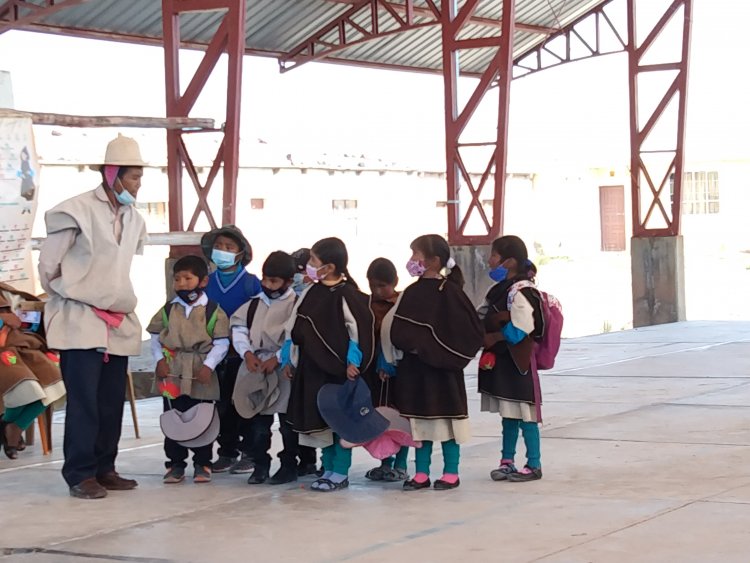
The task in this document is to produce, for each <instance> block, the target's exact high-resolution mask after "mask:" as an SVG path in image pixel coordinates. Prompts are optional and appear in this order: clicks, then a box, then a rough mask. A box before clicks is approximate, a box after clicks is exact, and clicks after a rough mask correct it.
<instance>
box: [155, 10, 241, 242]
mask: <svg viewBox="0 0 750 563" xmlns="http://www.w3.org/2000/svg"><path fill="white" fill-rule="evenodd" d="M216 10H221V11H222V12H223V18H222V20H221V23H220V24H219V26H218V28H217V30H216V32H215V33H214V36H213V37H212V39H211V41H210V42H209V44H208V47H207V48H206V51H205V53H204V56H203V59H202V60H201V62H200V64H199V65H198V68H197V70H196V72H195V74H194V75H193V77H192V79H191V80H190V83H189V85H188V87H187V89H186V90H185V93H184V94H180V72H179V52H180V46H181V44H180V26H179V18H180V14H183V13H188V12H195V11H216ZM245 15H246V4H245V0H162V26H163V36H164V66H165V82H166V106H167V116H168V117H188V115H189V113H190V111H191V110H192V108H193V106H194V104H195V102H196V100H197V99H198V96H199V95H200V93H201V92H202V90H203V88H204V86H205V84H206V82H207V81H208V79H209V77H210V75H211V73H212V71H213V69H214V67H215V66H216V63H217V61H218V60H219V57H220V56H221V55H222V54H224V53H226V54H227V55H228V71H227V107H226V119H225V123H224V128H223V138H222V141H221V144H220V146H219V150H218V152H217V154H216V159H215V160H214V163H213V165H212V167H211V171H210V173H209V175H208V178H207V180H206V182H205V183H203V184H201V182H200V179H199V176H198V172H197V170H196V167H195V165H194V164H193V161H192V159H191V158H190V155H189V152H188V149H187V146H186V144H185V142H184V139H183V135H184V132H183V131H168V132H167V153H168V164H167V174H168V177H169V194H170V196H169V229H170V231H173V232H174V231H182V230H184V209H183V200H182V189H183V181H182V174H183V169H184V170H186V171H187V174H188V177H189V178H190V180H191V182H192V184H193V187H194V188H195V190H196V193H197V194H198V204H197V206H196V208H195V210H194V212H193V214H192V217H191V219H190V222H189V224H188V230H192V229H193V228H195V226H196V223H197V221H198V218H199V217H200V215H201V213H203V214H205V216H206V219H207V220H208V223H209V225H210V226H211V227H212V228H213V227H216V226H217V224H216V220H215V219H214V216H213V214H212V213H211V210H210V208H209V206H208V195H209V192H210V190H211V187H212V186H213V184H214V180H215V178H216V176H217V175H218V172H219V168H220V167H221V165H222V164H223V172H224V174H223V177H224V191H223V205H222V214H221V220H222V223H223V224H227V223H233V222H234V219H235V209H236V196H237V173H238V169H239V123H240V97H241V85H242V58H243V55H244V53H245Z"/></svg>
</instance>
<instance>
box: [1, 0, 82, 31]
mask: <svg viewBox="0 0 750 563" xmlns="http://www.w3.org/2000/svg"><path fill="white" fill-rule="evenodd" d="M87 1H88V0H45V1H44V2H43V3H42V4H35V3H32V2H28V1H27V0H7V1H6V2H4V3H3V4H2V5H0V34H2V33H5V32H6V31H10V30H11V29H19V28H21V27H24V26H26V25H29V24H32V23H34V22H36V21H39V20H40V19H42V18H45V17H47V16H50V15H52V14H54V13H56V12H59V11H60V10H64V9H65V8H70V7H71V6H76V5H77V4H83V3H84V2H87Z"/></svg>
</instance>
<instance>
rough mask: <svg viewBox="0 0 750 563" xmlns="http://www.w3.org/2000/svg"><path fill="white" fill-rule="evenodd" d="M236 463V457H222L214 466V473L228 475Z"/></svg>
mask: <svg viewBox="0 0 750 563" xmlns="http://www.w3.org/2000/svg"><path fill="white" fill-rule="evenodd" d="M236 461H237V458H236V457H229V456H225V455H220V456H219V459H217V460H216V462H215V463H214V464H213V472H214V473H226V472H227V471H229V470H230V469H231V468H232V466H233V465H234V464H235V462H236Z"/></svg>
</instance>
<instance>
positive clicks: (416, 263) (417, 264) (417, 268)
mask: <svg viewBox="0 0 750 563" xmlns="http://www.w3.org/2000/svg"><path fill="white" fill-rule="evenodd" d="M406 271H407V272H409V275H410V276H411V277H413V278H418V277H421V276H422V275H423V274H424V273H425V272H426V271H427V268H425V267H424V264H422V261H421V260H409V261H408V262H407V263H406Z"/></svg>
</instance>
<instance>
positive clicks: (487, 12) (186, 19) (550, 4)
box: [27, 0, 606, 74]
mask: <svg viewBox="0 0 750 563" xmlns="http://www.w3.org/2000/svg"><path fill="white" fill-rule="evenodd" d="M392 1H393V3H395V4H398V3H401V2H402V0H392ZM464 1H465V0H459V2H458V5H459V7H460V6H462V5H463V3H464ZM605 1H606V0H516V21H517V22H519V23H523V24H528V25H534V26H541V27H547V28H558V27H560V26H565V25H567V24H568V23H570V22H572V21H573V20H575V19H577V18H578V17H580V16H581V15H583V14H585V13H587V12H588V11H590V10H591V9H592V8H594V7H596V6H598V5H600V4H602V3H604V2H605ZM436 4H438V5H439V4H440V2H439V1H436ZM247 5H248V8H247V19H246V22H247V27H246V29H247V36H246V48H247V51H248V52H249V53H265V54H273V55H276V56H279V57H282V56H284V55H286V54H288V53H289V52H290V51H291V50H292V49H294V48H295V47H296V46H297V45H299V44H301V43H302V42H304V41H305V40H306V39H308V38H309V37H310V36H311V35H313V34H314V33H316V32H317V31H318V30H320V29H321V28H322V27H323V26H324V25H326V24H327V23H329V22H331V21H332V20H334V19H335V18H337V17H338V16H340V15H342V14H343V13H344V12H346V10H348V9H349V8H350V7H351V4H347V3H343V2H341V1H338V0H247ZM415 5H416V6H418V7H420V8H426V7H427V4H426V3H425V0H416V2H415ZM381 9H382V10H384V8H381ZM474 16H475V17H477V18H486V19H491V20H496V21H498V20H500V19H501V18H502V0H480V2H479V5H478V7H477V9H476V11H475V13H474ZM221 17H222V15H221V14H220V13H217V12H199V13H193V14H187V15H184V16H182V17H181V19H180V30H181V37H182V40H183V41H185V42H186V43H189V44H193V45H205V44H207V43H208V41H209V40H210V38H211V37H212V34H213V32H214V30H215V29H216V28H217V26H218V25H219V22H220V20H221ZM353 19H354V21H355V22H359V23H365V22H364V21H363V20H362V19H358V18H353ZM429 19H430V18H429V17H428V16H425V15H424V14H418V15H417V16H416V17H415V22H427V21H429ZM27 28H28V29H36V30H39V31H47V32H53V33H66V34H74V35H83V36H96V37H108V38H110V39H115V40H123V41H146V42H154V43H156V42H160V41H161V36H162V21H161V1H160V0H127V1H123V0H89V1H88V2H84V3H83V4H79V5H76V6H72V7H69V8H67V9H63V10H60V11H58V12H56V13H54V14H51V15H49V16H47V17H45V18H44V19H42V20H40V21H39V22H37V23H35V24H33V25H30V26H27ZM395 28H396V24H395V23H394V22H387V21H386V22H384V23H383V25H382V26H381V32H383V31H388V30H392V29H395ZM499 34H500V30H499V29H498V28H496V27H492V26H487V25H482V24H475V23H470V24H469V25H467V26H466V27H465V29H464V30H462V32H461V38H478V37H490V36H497V35H499ZM355 37H356V35H355ZM545 38H546V36H545V35H544V34H539V33H534V32H531V31H526V30H518V29H517V31H516V34H515V36H514V41H515V48H514V55H515V56H516V57H518V56H520V55H522V54H523V53H525V52H528V50H529V49H531V48H533V47H534V46H536V45H538V44H539V43H541V42H543V41H544V40H545ZM492 55H493V50H492V49H474V50H471V51H467V52H465V53H463V52H462V53H461V58H460V61H461V70H462V72H465V73H470V74H476V73H480V72H482V71H483V70H484V68H485V67H486V66H487V64H488V62H489V60H490V58H491V57H492ZM333 57H334V58H335V59H336V60H339V61H340V60H343V61H347V62H352V63H364V64H372V65H378V66H383V65H385V66H394V67H402V68H412V69H424V70H439V69H440V68H441V65H442V53H441V33H440V27H439V26H437V25H434V26H428V27H421V28H417V29H413V30H410V31H407V32H403V33H398V34H392V35H388V36H385V37H381V38H378V39H374V40H370V41H367V42H362V43H359V44H356V45H352V46H350V47H347V48H345V49H343V50H340V51H337V52H336V53H335V54H334V55H333Z"/></svg>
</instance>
